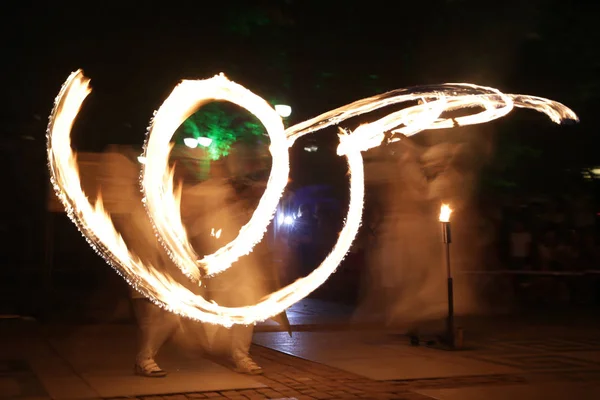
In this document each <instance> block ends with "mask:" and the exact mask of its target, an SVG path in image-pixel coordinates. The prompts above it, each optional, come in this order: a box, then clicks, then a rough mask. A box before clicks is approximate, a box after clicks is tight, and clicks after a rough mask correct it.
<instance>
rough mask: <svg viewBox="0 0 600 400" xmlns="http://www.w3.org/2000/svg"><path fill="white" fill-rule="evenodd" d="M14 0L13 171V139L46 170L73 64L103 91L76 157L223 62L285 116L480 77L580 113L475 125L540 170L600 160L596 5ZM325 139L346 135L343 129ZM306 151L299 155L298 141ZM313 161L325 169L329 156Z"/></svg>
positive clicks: (295, 117) (134, 128)
mask: <svg viewBox="0 0 600 400" xmlns="http://www.w3.org/2000/svg"><path fill="white" fill-rule="evenodd" d="M10 3H12V4H9V5H6V4H4V10H3V13H2V16H3V23H2V24H0V29H2V36H1V37H2V39H3V41H4V46H3V47H4V51H3V55H4V61H3V62H2V63H1V65H2V68H3V73H2V77H3V85H2V86H3V94H4V96H3V97H2V102H3V103H4V104H3V107H2V108H1V113H0V117H1V118H2V121H3V123H2V124H1V126H2V129H1V130H0V134H1V135H2V138H3V143H9V142H10V143H11V145H10V146H7V145H3V148H4V149H8V150H7V151H6V154H8V156H5V159H4V160H3V162H4V164H5V165H6V166H5V167H4V168H11V169H15V168H17V169H18V168H22V167H21V166H17V167H15V166H14V165H13V164H14V163H15V162H17V163H18V162H21V163H23V162H24V161H22V156H20V155H17V153H14V150H13V149H14V148H15V146H17V147H19V146H20V147H21V148H22V147H23V146H25V150H23V149H21V151H22V152H25V153H29V152H30V150H29V149H33V148H36V149H38V150H39V154H40V155H41V158H40V160H41V161H40V160H38V161H36V162H35V165H36V166H37V167H39V168H38V169H35V170H34V169H31V171H32V172H30V173H31V174H33V175H35V176H38V175H40V174H41V173H42V171H43V168H44V165H43V164H44V163H43V148H44V134H45V126H46V124H47V116H48V114H49V113H50V111H51V108H52V104H53V99H54V97H55V96H56V94H57V93H58V90H59V88H60V86H61V84H62V83H63V82H64V80H65V79H66V77H67V76H68V75H69V73H70V72H72V71H74V70H76V69H78V68H82V69H83V70H84V72H85V74H86V75H87V76H88V77H90V78H91V80H92V88H93V92H92V94H91V95H90V96H89V97H88V99H87V100H86V102H85V103H84V107H83V109H82V111H81V113H80V115H79V117H78V120H77V123H76V125H75V128H74V130H73V134H72V139H73V146H74V147H75V148H76V149H77V150H80V151H100V150H102V149H104V148H105V147H106V146H107V145H108V144H111V143H123V144H133V145H137V146H141V144H142V141H143V138H144V134H145V130H146V127H147V125H148V122H149V120H150V117H151V116H152V113H153V111H154V110H156V109H157V108H158V107H159V106H160V104H161V102H162V101H163V100H164V99H165V98H166V96H167V95H168V94H169V93H170V91H171V90H172V89H173V87H174V86H175V85H176V84H177V82H179V81H180V80H181V79H186V78H187V79H198V78H207V77H210V76H213V75H214V74H217V73H220V72H224V73H225V74H226V75H227V76H228V77H229V78H231V79H233V80H235V81H236V82H238V83H241V84H242V85H244V86H246V87H247V88H249V89H251V90H252V91H254V92H255V93H257V94H259V95H261V96H263V97H264V98H266V99H268V100H270V99H274V98H277V99H279V101H281V102H284V103H287V104H290V105H291V106H292V108H293V114H292V117H291V120H290V123H294V122H299V121H302V120H304V119H306V118H309V117H312V116H315V115H318V114H320V113H322V112H325V111H327V110H330V109H332V108H335V107H337V106H340V105H343V104H347V103H349V102H351V101H354V100H357V99H360V98H363V97H367V96H371V95H373V94H377V93H381V92H384V91H388V90H393V89H397V88H400V87H406V86H412V85H418V84H428V83H442V82H457V81H459V82H471V83H477V84H482V85H486V86H493V87H497V88H499V89H500V90H502V91H504V92H508V93H524V94H533V95H538V96H543V97H549V98H551V99H553V100H557V101H560V102H562V103H564V104H566V105H568V106H570V107H571V108H573V109H574V110H575V111H576V112H577V113H578V114H579V115H580V117H581V120H582V122H581V124H579V125H578V126H576V127H557V126H553V124H552V123H550V122H549V121H548V120H547V119H546V118H545V117H544V116H541V115H537V114H536V113H534V112H528V111H517V112H515V113H513V114H511V115H510V116H509V117H508V118H503V119H502V120H501V121H499V122H496V123H493V124H487V125H481V126H478V127H477V128H476V130H477V133H478V134H486V135H487V134H488V133H489V132H494V133H497V132H496V131H501V132H502V133H501V138H506V140H509V141H512V142H511V143H512V144H516V145H523V146H532V147H534V148H535V149H539V150H540V152H541V153H543V154H544V156H545V157H546V158H545V159H542V160H537V161H535V162H536V163H538V165H539V166H542V165H547V164H553V165H560V168H563V167H564V168H567V167H569V166H573V167H576V168H579V167H581V166H592V165H595V163H598V164H600V161H598V154H597V153H598V152H597V148H598V145H599V144H600V141H599V140H598V135H597V132H598V126H597V125H598V124H597V123H596V122H595V121H594V116H595V111H596V109H597V107H598V106H599V105H600V104H599V103H600V102H599V101H598V100H599V96H598V90H600V78H599V77H600V74H599V72H600V71H599V67H600V56H599V55H598V52H597V50H596V49H597V43H598V42H600V31H599V30H598V29H597V26H596V25H597V19H598V16H599V15H600V13H599V12H598V10H599V6H598V5H594V4H591V3H592V2H583V1H579V2H578V1H571V2H565V1H557V0H532V1H527V2H523V1H516V0H515V1H513V0H510V1H503V2H493V3H492V2H482V1H474V0H427V1H418V2H415V4H410V3H408V2H389V1H379V0H375V1H368V2H361V1H356V0H349V1H344V2H341V1H317V0H302V1H299V0H287V1H286V0H271V1H266V0H265V1H226V0H224V1H218V2H209V1H197V2H161V3H153V4H154V5H150V3H148V4H145V5H144V6H140V5H137V6H130V5H129V4H131V3H132V2H127V1H120V2H85V3H79V4H77V3H74V4H75V6H73V5H72V4H73V3H71V7H69V6H67V5H66V3H67V2H54V3H47V4H44V5H40V4H35V2H31V3H26V2H16V1H13V2H10ZM40 3H41V2H40ZM69 3H70V2H69ZM404 3H406V4H410V5H404ZM400 4H403V6H402V7H400ZM351 128H352V127H351ZM444 135H446V134H445V133H444ZM316 137H317V140H325V139H326V138H329V139H331V140H335V132H333V131H331V132H328V133H327V132H325V133H323V134H318V135H316ZM24 138H26V139H24ZM324 138H325V139H324ZM23 140H25V142H24V141H23ZM509 144H510V143H509ZM11 146H12V147H11ZM295 147H297V148H295V149H293V152H294V151H296V152H298V151H299V152H300V153H302V144H300V145H299V146H295ZM304 156H306V155H304ZM7 157H8V158H7ZM313 159H314V160H316V158H315V157H313ZM558 161H560V162H558ZM25 163H26V165H25V166H24V167H23V168H29V167H30V166H31V165H33V164H32V163H29V161H26V162H25ZM312 164H313V165H312V166H313V167H314V168H313V169H314V170H315V171H319V170H320V169H321V168H322V165H323V164H319V162H318V161H314V162H313V163H312ZM342 164H343V163H342ZM297 165H299V164H296V166H297ZM37 167H36V168H37ZM342 167H343V165H342ZM518 168H522V167H521V166H518V167H517V169H518ZM305 169H306V170H308V169H309V168H308V167H306V168H305ZM297 173H298V168H294V165H293V168H292V175H293V174H297ZM340 173H341V172H340ZM317 175H321V176H323V174H321V173H319V174H317ZM15 179H17V180H20V178H19V176H18V175H17V176H16V177H15ZM332 180H339V178H338V177H337V176H336V177H334V178H332ZM27 190H29V189H27Z"/></svg>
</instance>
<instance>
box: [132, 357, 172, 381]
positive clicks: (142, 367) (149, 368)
mask: <svg viewBox="0 0 600 400" xmlns="http://www.w3.org/2000/svg"><path fill="white" fill-rule="evenodd" d="M135 373H136V375H140V376H145V377H148V378H163V377H165V376H167V373H166V372H165V371H164V370H163V369H162V368H160V367H159V366H158V364H156V361H154V360H153V359H151V358H148V359H146V360H142V361H138V362H137V363H136V364H135Z"/></svg>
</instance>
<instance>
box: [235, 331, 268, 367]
mask: <svg viewBox="0 0 600 400" xmlns="http://www.w3.org/2000/svg"><path fill="white" fill-rule="evenodd" d="M253 333H254V326H252V325H250V326H245V325H234V326H232V327H231V345H232V351H231V353H232V357H233V362H234V363H235V370H236V371H237V372H242V373H245V374H253V375H256V374H260V373H262V372H263V370H262V368H261V367H260V366H259V365H258V364H256V363H255V362H254V360H252V358H250V344H251V343H252V334H253Z"/></svg>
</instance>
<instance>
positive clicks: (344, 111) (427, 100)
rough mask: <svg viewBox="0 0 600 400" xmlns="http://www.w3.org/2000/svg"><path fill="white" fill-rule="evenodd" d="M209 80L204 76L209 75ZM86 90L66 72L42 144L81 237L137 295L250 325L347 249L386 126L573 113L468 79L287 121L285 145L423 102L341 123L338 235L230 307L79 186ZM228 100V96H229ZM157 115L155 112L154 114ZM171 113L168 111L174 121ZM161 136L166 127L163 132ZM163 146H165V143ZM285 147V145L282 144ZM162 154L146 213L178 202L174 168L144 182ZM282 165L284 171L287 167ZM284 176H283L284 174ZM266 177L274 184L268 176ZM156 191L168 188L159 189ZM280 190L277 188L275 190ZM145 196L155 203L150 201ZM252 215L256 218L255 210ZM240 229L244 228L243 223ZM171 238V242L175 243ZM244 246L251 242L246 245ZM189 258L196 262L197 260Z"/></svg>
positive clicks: (294, 296) (175, 253) (304, 289)
mask: <svg viewBox="0 0 600 400" xmlns="http://www.w3.org/2000/svg"><path fill="white" fill-rule="evenodd" d="M211 79H212V80H213V81H215V80H217V79H220V80H221V81H222V80H223V79H226V78H224V77H222V76H221V77H215V78H211ZM211 79H209V80H207V81H211ZM200 82H205V81H200ZM222 82H223V81H222ZM240 88H241V87H240ZM244 90H246V89H244ZM89 92H90V90H89V80H88V79H87V78H85V77H84V76H83V73H82V72H81V71H77V72H75V73H73V74H71V76H69V78H68V79H67V81H66V82H65V84H64V85H63V87H62V88H61V91H60V93H59V95H58V97H57V98H56V101H55V107H54V109H53V111H52V114H51V117H50V123H49V126H48V133H47V139H48V142H47V146H48V162H49V169H50V173H51V181H52V184H53V186H54V189H55V191H56V193H57V195H58V197H59V199H60V201H61V202H62V203H63V205H64V207H65V209H66V211H67V214H68V215H69V217H70V218H71V219H72V220H73V222H74V223H75V225H76V226H77V227H78V228H79V229H80V231H81V232H82V234H83V235H84V236H85V237H86V239H87V240H88V242H89V243H90V245H91V246H92V247H93V248H94V249H95V250H96V251H97V252H98V253H99V254H100V255H101V256H102V257H104V258H105V260H106V261H107V262H108V263H109V264H110V265H112V266H113V267H114V268H115V269H116V270H117V271H118V272H119V273H120V274H121V275H123V277H124V278H125V279H126V280H127V281H128V282H129V283H130V284H131V285H132V286H134V287H135V288H136V289H137V290H138V291H139V292H141V293H142V294H143V295H145V296H146V297H148V298H149V299H151V300H152V301H154V302H155V303H156V304H158V305H159V306H161V307H164V308H166V309H167V310H169V311H171V312H174V313H177V314H180V315H183V316H186V317H188V318H192V319H196V320H201V321H205V322H209V323H216V324H220V325H224V326H230V325H232V324H250V323H253V322H256V321H260V320H265V319H267V318H269V317H271V316H273V315H276V314H278V313H280V312H282V311H283V310H285V309H286V308H288V307H289V306H291V305H292V304H294V303H295V302H297V301H299V300H300V299H302V298H304V297H305V296H307V295H308V294H309V293H311V292H312V291H313V290H315V289H316V288H317V287H319V286H320V285H321V284H322V283H323V282H325V280H327V278H328V277H329V276H330V275H331V274H332V273H333V272H334V271H335V269H336V268H337V266H338V265H339V263H340V262H341V261H342V259H343V257H344V256H345V254H346V253H347V251H348V249H349V248H350V245H351V244H352V241H353V239H354V237H355V236H356V234H357V232H358V229H359V226H360V220H361V215H362V206H363V198H364V171H363V162H362V156H361V154H360V152H361V151H366V150H368V149H369V148H372V147H376V146H378V145H379V144H381V142H382V140H383V138H384V134H385V133H386V131H388V130H392V132H394V131H398V132H401V133H403V134H408V135H410V134H415V133H417V132H419V131H421V130H423V129H432V128H433V129H441V128H448V127H452V126H456V125H459V126H460V125H469V124H474V123H483V122H487V121H489V120H491V119H495V118H499V117H501V116H503V115H506V114H507V113H508V112H510V110H511V109H512V108H513V107H515V106H516V107H523V108H531V109H534V110H537V111H541V112H544V113H545V114H547V115H548V116H549V117H550V118H551V119H552V120H553V121H554V122H561V121H563V120H564V119H571V120H577V116H576V115H575V114H574V113H573V112H572V111H571V110H570V109H568V108H567V107H565V106H564V105H562V104H560V103H556V102H553V101H551V100H547V99H542V98H538V97H531V96H522V95H506V94H502V93H500V92H499V91H497V90H496V89H491V88H485V87H481V86H476V85H470V84H452V85H437V86H430V87H418V88H412V89H403V90H399V91H394V92H389V93H386V94H383V95H380V96H375V97H372V98H370V99H363V100H359V101H358V102H355V103H352V104H350V105H348V106H344V107H340V108H338V109H336V110H333V111H331V112H328V113H325V114H322V115H321V116H318V117H316V118H313V119H311V120H309V121H306V122H304V123H301V124H299V125H295V126H293V127H291V128H288V129H287V130H286V131H285V135H286V136H287V140H288V142H287V146H290V145H291V144H292V143H293V142H294V141H295V140H296V139H297V138H298V137H300V136H302V135H305V134H308V133H311V132H314V131H317V130H319V129H322V128H324V127H327V126H332V125H337V124H339V122H342V121H343V120H345V119H347V118H350V117H352V116H357V115H360V114H363V113H365V112H369V111H373V110H375V109H377V108H381V107H384V106H386V105H389V104H397V103H401V102H405V101H412V100H418V101H421V102H422V104H420V105H418V106H414V107H413V108H407V109H404V110H401V111H399V112H396V113H392V114H390V115H388V116H386V117H384V118H382V119H380V120H378V121H375V122H372V123H369V124H364V125H361V126H360V127H358V128H357V129H356V130H355V131H353V132H349V131H344V130H342V133H341V135H340V146H339V147H338V154H340V155H345V156H346V157H347V160H348V168H349V176H350V204H349V209H348V215H347V217H346V220H345V224H344V227H343V228H342V231H341V232H340V235H339V240H338V241H337V243H336V244H335V246H334V247H333V249H332V251H331V253H330V254H329V255H328V256H327V257H326V259H325V260H324V261H323V263H322V264H321V265H319V267H317V268H316V269H315V270H314V271H313V272H312V273H311V274H309V275H308V276H306V277H304V278H302V279H299V280H297V281H296V282H294V283H292V284H291V285H288V286H286V287H284V288H282V289H280V290H278V291H276V292H274V293H272V294H270V295H268V296H266V297H265V298H263V299H262V300H261V301H260V302H259V303H257V304H254V305H249V306H246V307H233V308H230V307H222V306H220V305H218V304H215V303H213V302H211V301H208V300H206V299H204V298H203V297H202V296H198V295H195V294H194V293H193V292H191V291H190V290H188V289H187V288H185V287H184V286H183V285H182V284H180V283H178V282H176V281H175V280H174V279H173V278H172V277H171V276H169V275H166V274H165V273H164V272H163V271H161V270H159V269H157V268H156V267H155V266H152V265H144V264H143V263H142V262H141V261H140V260H139V258H137V257H136V256H135V255H134V254H132V253H130V251H129V249H128V248H127V246H126V245H125V243H124V242H123V240H122V238H121V237H120V235H119V234H118V232H117V231H116V230H115V228H114V226H113V224H112V221H111V219H110V217H109V216H108V215H107V213H106V212H105V211H104V209H103V207H102V201H101V200H98V201H97V202H96V203H95V205H91V204H90V203H89V201H88V199H87V197H86V196H85V193H84V192H83V190H82V189H81V182H80V179H79V174H78V168H77V163H76V158H75V155H74V154H73V151H72V149H71V144H70V131H71V128H72V125H73V122H74V120H75V118H76V116H77V113H78V111H79V109H80V107H81V105H82V103H83V101H84V99H85V97H86V96H87V95H88V94H89ZM233 99H234V102H236V101H235V100H238V99H237V98H236V97H235V96H234V97H233ZM228 100H231V98H230V99H228ZM190 104H191V103H190ZM468 107H479V108H483V109H484V111H481V112H479V113H476V114H473V115H469V116H466V117H460V118H453V119H450V118H443V117H441V115H442V113H443V112H445V111H449V110H457V109H461V108H468ZM248 109H249V110H250V109H251V107H248ZM186 112H189V110H187V111H185V112H183V113H181V112H178V113H176V114H179V117H177V118H181V115H185V113H186ZM158 116H159V114H157V117H158ZM167 117H172V115H169V114H167ZM177 118H174V119H173V121H175V120H176V119H177ZM173 121H171V122H170V126H169V123H167V122H168V120H167V121H164V122H165V124H166V125H167V127H165V128H164V132H168V131H169V130H170V129H172V128H173V126H174V125H173V124H174V122H173ZM263 123H264V122H263ZM153 124H154V126H155V128H156V127H157V126H158V125H159V123H158V121H157V120H156V118H155V120H154V123H153ZM175 128H176V127H175ZM151 136H152V132H151V135H150V137H149V139H148V144H150V141H151ZM166 136H167V135H166V133H165V134H164V137H166ZM162 140H164V138H162ZM159 142H160V141H159ZM153 143H154V142H153ZM167 148H168V147H167ZM168 149H169V150H170V148H168ZM285 151H286V152H287V149H286V150H285ZM168 155H169V151H168V150H165V151H161V152H157V153H155V152H154V151H149V150H148V148H147V149H146V154H145V157H146V161H147V162H146V163H145V166H144V172H143V175H142V183H143V185H144V190H145V193H146V199H145V200H146V206H147V209H148V211H149V212H151V213H152V210H155V209H156V207H158V206H161V205H162V206H164V205H165V203H160V202H162V201H164V202H166V206H168V207H173V206H177V207H178V205H179V202H178V199H177V198H176V197H173V199H171V198H170V197H169V195H170V196H174V195H173V192H172V188H173V175H172V171H168V170H167V169H165V170H164V172H161V179H162V180H161V181H160V182H161V183H162V184H161V185H158V184H155V185H150V184H151V183H152V182H150V179H147V180H146V178H147V177H148V176H152V177H154V176H155V175H154V173H155V172H154V170H150V171H151V172H152V173H151V174H150V175H148V170H147V169H145V168H147V166H148V165H153V164H154V165H163V166H166V165H167V161H166V159H167V158H168ZM153 157H164V158H165V159H164V160H155V159H154V158H153ZM288 168H289V166H288ZM285 172H287V169H286V170H285ZM285 178H286V180H287V174H286V176H285ZM269 184H272V181H271V179H270V182H269ZM153 190H157V191H159V193H158V194H157V195H156V196H155V195H154V194H152V193H151V194H150V195H149V192H152V191H153ZM267 190H268V189H267ZM160 192H162V193H164V194H166V195H165V196H162V195H161V193H160ZM277 192H278V190H275V191H271V192H269V193H271V194H270V195H269V196H271V195H273V194H272V193H275V195H276V194H277ZM265 193H267V191H265ZM280 195H281V193H279V196H280ZM263 198H264V196H263ZM278 199H279V198H278V197H277V200H278ZM269 200H271V199H269ZM149 202H155V203H153V204H150V205H149V204H148V203H149ZM267 203H268V204H270V205H271V206H272V204H273V203H274V204H275V207H276V205H277V202H276V201H275V202H272V201H268V202H267ZM265 208H267V207H265ZM267 211H268V210H267ZM273 212H274V209H273ZM273 212H264V213H263V212H261V213H260V218H259V219H258V222H257V220H253V219H251V221H254V222H253V223H257V224H258V225H264V226H266V224H268V221H269V220H270V218H272V216H273ZM255 214H256V213H255ZM166 215H167V216H169V220H170V219H171V218H173V219H175V220H179V221H180V220H181V216H180V214H179V209H178V208H177V209H176V210H175V211H173V210H170V211H169V212H168V213H166ZM152 218H153V219H154V220H155V221H156V220H159V219H157V218H156V215H154V214H153V215H152ZM252 218H254V215H253V217H252ZM261 218H262V219H266V221H267V222H266V224H265V221H264V220H262V221H261V220H260V219H261ZM156 227H157V233H158V234H159V236H163V232H162V231H161V229H160V226H158V225H156ZM245 229H248V224H247V225H246V227H245ZM258 231H260V229H258ZM172 239H173V240H165V237H164V236H163V237H162V242H163V244H165V246H166V247H167V248H168V250H169V252H170V253H172V254H171V256H172V257H173V258H174V259H185V257H186V256H189V253H188V252H187V250H185V252H184V251H182V248H181V247H180V246H181V243H177V241H182V240H184V241H185V240H187V239H186V238H182V237H181V236H178V235H174V236H172ZM259 239H260V238H259ZM259 239H256V238H255V237H253V238H251V239H250V240H251V241H252V242H253V243H252V244H254V243H255V242H256V241H258V240H259ZM173 242H174V243H175V244H176V245H173ZM248 247H250V248H251V247H252V246H251V245H250V246H248ZM233 258H235V257H233ZM192 261H193V262H195V259H193V260H192ZM227 264H228V263H223V264H222V266H221V267H219V268H221V270H222V269H224V268H225V267H227V266H228V265H227ZM190 265H191V263H187V266H188V267H189V266H190ZM179 267H180V268H181V267H182V266H181V265H179ZM184 269H185V268H184ZM188 272H189V274H188V275H192V276H194V275H195V274H194V273H191V272H190V271H188ZM195 276H198V275H195Z"/></svg>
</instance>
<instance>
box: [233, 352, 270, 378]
mask: <svg viewBox="0 0 600 400" xmlns="http://www.w3.org/2000/svg"><path fill="white" fill-rule="evenodd" d="M233 362H234V363H235V368H234V371H235V372H238V373H240V374H249V375H260V374H262V373H263V372H264V371H263V369H262V368H261V367H260V366H259V365H258V364H256V363H255V362H254V360H252V359H251V358H250V357H248V356H245V357H240V358H236V359H234V360H233Z"/></svg>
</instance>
